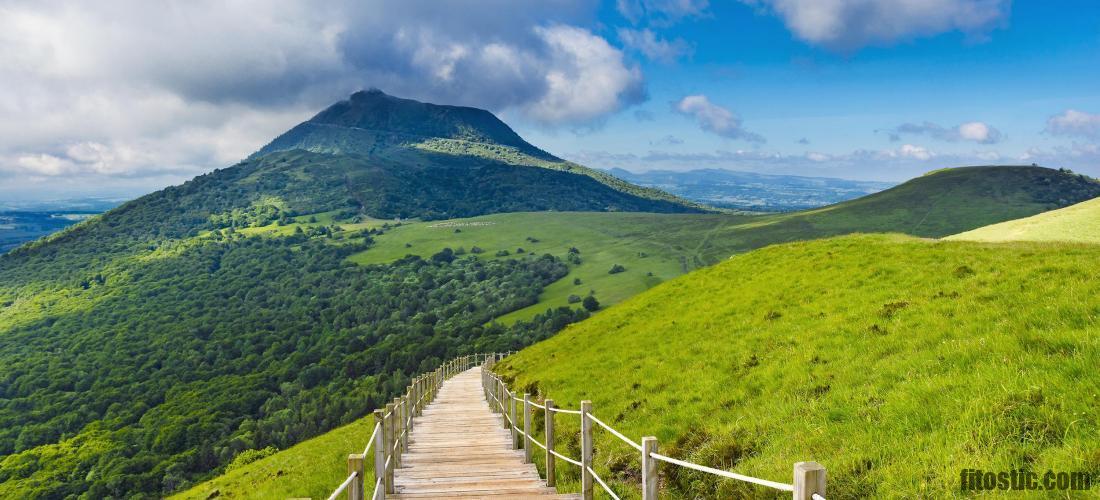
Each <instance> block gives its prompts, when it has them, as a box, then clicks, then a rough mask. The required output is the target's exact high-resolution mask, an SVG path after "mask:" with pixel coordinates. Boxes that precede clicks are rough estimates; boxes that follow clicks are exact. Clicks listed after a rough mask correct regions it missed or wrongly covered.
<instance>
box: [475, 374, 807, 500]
mask: <svg viewBox="0 0 1100 500" xmlns="http://www.w3.org/2000/svg"><path fill="white" fill-rule="evenodd" d="M500 359H501V358H500V357H499V356H487V357H485V359H484V361H483V363H482V366H481V372H482V374H481V384H482V388H483V389H484V391H485V400H486V401H487V402H488V403H489V406H490V409H491V410H492V411H494V412H499V413H500V414H501V422H502V423H503V424H504V426H505V427H506V428H508V429H509V431H510V432H511V435H512V442H513V446H514V447H515V448H516V449H519V447H520V443H521V439H520V437H522V445H523V448H524V460H525V462H528V463H529V462H530V457H531V451H532V450H531V444H532V443H533V444H536V445H538V446H539V447H541V448H543V449H544V450H546V485H547V486H554V485H555V483H556V482H557V478H556V472H555V463H554V462H555V459H561V460H563V461H565V462H567V463H570V464H572V465H575V466H577V467H579V468H580V469H581V498H583V499H584V500H591V499H592V495H593V485H594V483H595V484H599V485H600V486H601V487H603V488H604V490H606V491H607V493H608V494H610V495H611V496H612V497H614V498H618V495H616V493H615V492H614V491H612V490H611V488H610V487H608V485H607V484H606V483H605V482H604V481H603V480H602V479H600V477H599V476H597V475H596V473H595V471H594V470H593V469H592V455H593V451H594V450H593V439H592V429H593V426H592V424H593V423H595V424H597V425H599V426H600V427H603V428H604V430H606V431H608V432H609V433H610V434H611V435H613V436H615V437H616V438H618V439H619V440H620V441H622V442H624V443H626V444H627V445H629V446H630V447H632V448H634V449H635V450H637V451H638V452H640V453H641V464H642V484H641V488H642V498H643V500H655V499H656V498H657V465H658V462H665V463H667V464H670V465H676V466H679V467H684V468H688V469H692V470H696V471H699V472H704V473H707V474H712V475H716V476H719V477H724V478H728V479H734V480H737V481H742V482H747V483H752V484H756V485H760V486H765V487H768V488H772V489H776V490H780V491H789V492H791V493H792V498H793V499H794V500H825V467H823V466H822V465H821V464H819V463H817V462H798V463H795V464H794V467H793V471H794V474H793V482H792V483H791V484H788V483H781V482H777V481H769V480H767V479H760V478H756V477H751V476H746V475H743V474H737V473H735V472H730V471H724V470H721V469H715V468H713V467H707V466H705V465H699V464H695V463H691V462H687V461H684V460H678V459H675V458H672V457H668V456H665V455H661V454H660V453H657V449H658V447H657V438H656V437H652V436H646V437H643V438H642V442H641V444H639V443H638V442H636V441H634V440H632V439H630V438H628V437H626V435H624V434H623V433H621V432H619V431H618V430H616V429H615V428H613V427H611V426H610V425H608V424H606V423H604V422H603V421H602V420H600V419H599V418H597V417H596V416H595V415H594V414H593V413H592V402H591V401H581V407H580V409H578V410H569V409H564V408H558V407H556V406H555V405H554V400H552V399H549V398H544V399H543V404H541V405H539V404H538V403H535V402H534V401H532V400H531V397H530V394H524V395H523V398H519V397H517V396H516V395H515V393H514V392H513V391H511V390H509V389H508V385H507V384H506V383H505V382H504V381H503V380H501V379H500V377H498V376H496V375H495V374H494V373H493V372H492V368H493V366H494V365H495V364H496V362H497V361H499V360H500ZM516 403H523V428H522V429H520V428H519V422H517V418H516ZM532 407H534V408H539V409H541V410H542V411H543V415H544V421H545V423H546V442H545V443H539V442H538V441H537V440H535V439H534V438H533V437H532V435H531V432H532V429H531V422H532V419H531V411H532V410H531V408H532ZM555 413H563V414H570V415H580V418H581V432H580V435H581V459H580V460H574V459H572V458H569V457H566V456H565V455H562V454H560V453H558V452H557V451H555V449H554V414H555Z"/></svg>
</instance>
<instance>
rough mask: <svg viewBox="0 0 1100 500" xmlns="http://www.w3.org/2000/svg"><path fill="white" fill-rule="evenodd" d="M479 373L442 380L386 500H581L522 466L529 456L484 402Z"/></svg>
mask: <svg viewBox="0 0 1100 500" xmlns="http://www.w3.org/2000/svg"><path fill="white" fill-rule="evenodd" d="M450 369H451V370H455V371H457V369H456V368H454V367H452V368H450ZM480 372H481V370H480V367H474V368H472V369H469V370H466V371H463V372H459V373H456V374H455V375H454V376H453V377H451V378H449V379H447V380H446V381H444V382H443V383H442V386H441V387H439V389H438V391H439V392H438V394H437V395H436V397H435V399H434V400H433V401H432V402H431V403H430V404H429V405H427V406H426V407H424V408H423V410H422V411H420V412H419V414H418V415H417V416H415V417H414V418H413V424H412V425H411V429H412V432H411V434H410V435H409V438H408V442H409V445H408V450H407V451H406V452H405V453H404V454H402V456H401V464H400V466H399V467H397V468H396V469H395V470H394V490H393V493H391V494H389V495H386V496H387V498H409V499H418V498H540V499H541V498H577V497H576V496H575V495H559V494H558V493H557V491H556V490H555V489H554V488H552V487H548V486H546V482H545V481H543V480H542V479H541V478H540V477H539V474H538V470H537V469H535V466H534V464H531V463H524V461H525V460H524V459H525V458H526V456H528V452H525V451H523V450H516V449H514V446H515V443H516V440H515V439H514V438H513V433H512V432H511V430H510V429H507V428H502V427H501V420H502V418H501V415H500V414H498V413H494V412H493V411H492V410H491V409H490V407H489V403H488V402H486V401H485V390H484V389H483V388H482V387H481V381H482V377H481V373H480ZM509 410H511V408H509ZM525 417H526V415H525ZM528 418H529V417H528ZM525 420H526V419H525Z"/></svg>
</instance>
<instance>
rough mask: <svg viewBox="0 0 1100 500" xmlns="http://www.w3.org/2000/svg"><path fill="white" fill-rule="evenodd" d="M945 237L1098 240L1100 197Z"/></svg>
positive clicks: (1099, 230)
mask: <svg viewBox="0 0 1100 500" xmlns="http://www.w3.org/2000/svg"><path fill="white" fill-rule="evenodd" d="M945 239H948V240H960V241H986V242H1001V241H1075V242H1080V243H1100V198H1096V199H1092V200H1089V201H1085V202H1081V203H1078V204H1076V205H1071V206H1068V207H1066V208H1062V209H1058V210H1051V211H1049V212H1043V213H1041V214H1038V215H1033V216H1031V217H1025V218H1023V219H1016V220H1010V221H1007V222H1002V223H1000V224H993V225H990V226H985V227H980V228H978V229H974V230H972V231H967V232H964V233H959V234H956V235H952V236H948V237H947V238H945Z"/></svg>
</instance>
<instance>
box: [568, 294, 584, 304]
mask: <svg viewBox="0 0 1100 500" xmlns="http://www.w3.org/2000/svg"><path fill="white" fill-rule="evenodd" d="M565 300H567V301H568V302H569V303H570V304H576V303H577V302H580V301H581V297H580V295H570V296H569V298H568V299H565Z"/></svg>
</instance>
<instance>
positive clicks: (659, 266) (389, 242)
mask: <svg viewBox="0 0 1100 500" xmlns="http://www.w3.org/2000/svg"><path fill="white" fill-rule="evenodd" d="M751 219H753V218H752V217H746V216H734V215H713V214H711V215H680V214H641V213H600V212H528V213H509V214H497V215H488V216H482V217H474V218H470V219H455V220H448V221H432V222H414V223H405V224H403V225H402V226H400V227H396V228H393V229H390V230H389V231H387V232H386V234H383V235H381V236H378V237H376V242H377V243H376V245H375V246H374V247H373V248H371V249H369V250H366V251H364V252H361V253H359V254H356V255H353V256H352V257H351V260H352V261H354V262H356V263H359V264H378V263H384V262H391V261H394V260H397V259H399V258H401V257H404V256H405V255H408V254H415V255H420V256H423V257H428V256H431V255H432V254H434V253H436V252H439V251H440V250H442V249H443V248H445V247H450V248H452V249H458V248H462V249H464V250H466V252H470V250H472V249H473V248H474V247H475V246H476V247H480V248H481V249H483V250H484V253H481V254H479V255H480V256H482V257H483V258H487V259H493V258H498V257H497V256H496V255H497V252H498V251H501V250H504V251H507V252H509V256H514V255H515V254H516V251H517V250H518V249H520V248H522V249H523V250H524V251H525V252H532V253H539V254H543V253H550V254H553V255H557V256H560V257H563V258H564V257H566V255H567V254H568V251H569V249H570V248H577V249H578V250H580V255H579V257H580V264H574V265H571V266H570V267H571V271H570V273H569V275H568V276H566V277H564V278H562V279H561V280H559V281H557V282H555V283H553V284H551V285H550V286H548V287H547V288H546V289H545V290H544V291H543V293H542V295H541V296H540V298H539V299H540V300H539V303H538V304H536V305H533V306H530V307H527V308H524V309H521V310H518V311H515V312H512V313H510V314H508V315H506V316H503V317H501V318H498V321H501V322H504V323H510V322H512V321H515V320H519V319H527V318H530V317H531V316H534V315H535V314H537V313H540V312H543V311H545V310H546V309H547V308H549V307H558V306H565V305H570V304H569V303H568V298H569V296H570V295H576V296H578V297H584V296H586V295H588V294H589V293H591V292H595V295H596V297H597V299H598V300H599V301H600V302H601V303H603V304H604V305H611V304H615V303H618V302H621V301H622V300H625V299H626V298H628V297H631V296H633V295H636V294H638V293H639V292H642V291H644V290H646V289H648V288H650V287H652V286H654V285H657V284H658V283H661V282H662V281H664V280H667V279H670V278H674V277H676V276H679V275H681V274H683V273H685V272H687V271H690V270H692V269H695V268H697V267H699V266H702V265H706V264H710V263H713V262H717V261H718V260H719V259H721V258H724V257H727V256H729V255H730V254H731V253H732V252H724V251H723V250H721V249H720V246H711V245H706V244H704V242H705V235H706V234H707V233H708V232H710V231H712V230H714V229H715V228H716V227H725V226H727V225H729V224H736V223H738V222H743V221H747V220H751ZM456 231H457V232H456ZM532 240H534V241H532ZM505 258H506V257H505ZM616 264H618V265H621V266H623V267H625V268H626V271H625V272H621V273H616V274H610V273H609V272H608V271H610V270H611V268H612V266H614V265H616ZM577 279H579V280H580V284H579V285H578V284H574V280H577ZM572 306H574V307H579V304H572Z"/></svg>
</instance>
